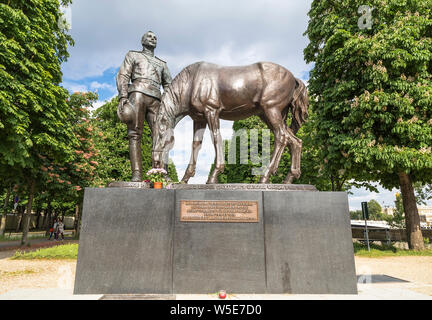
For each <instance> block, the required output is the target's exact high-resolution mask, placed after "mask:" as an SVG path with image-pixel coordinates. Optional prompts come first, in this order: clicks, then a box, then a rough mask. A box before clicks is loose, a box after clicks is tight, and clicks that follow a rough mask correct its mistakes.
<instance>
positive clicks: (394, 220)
mask: <svg viewBox="0 0 432 320" xmlns="http://www.w3.org/2000/svg"><path fill="white" fill-rule="evenodd" d="M394 203H395V210H394V211H393V215H388V216H385V218H384V219H385V220H386V221H387V222H388V223H389V225H390V226H392V227H395V228H400V229H402V228H403V227H404V226H405V214H404V207H403V203H402V196H401V194H400V193H399V192H397V193H396V196H395V202H394Z"/></svg>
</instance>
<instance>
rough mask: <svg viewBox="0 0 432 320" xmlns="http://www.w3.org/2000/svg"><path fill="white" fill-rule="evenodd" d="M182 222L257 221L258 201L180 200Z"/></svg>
mask: <svg viewBox="0 0 432 320" xmlns="http://www.w3.org/2000/svg"><path fill="white" fill-rule="evenodd" d="M180 221H183V222H258V201H247V200H244V201H243V200H180Z"/></svg>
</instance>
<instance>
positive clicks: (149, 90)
mask: <svg viewBox="0 0 432 320" xmlns="http://www.w3.org/2000/svg"><path fill="white" fill-rule="evenodd" d="M116 81H117V89H118V92H119V99H121V98H127V99H129V102H130V106H131V107H132V109H133V110H132V114H133V116H132V121H126V120H124V119H123V118H122V114H121V113H119V117H120V120H121V121H123V122H125V123H126V124H127V126H128V137H129V151H130V160H131V166H132V181H141V175H142V159H141V138H142V130H143V126H144V119H146V120H147V123H148V125H149V127H150V129H151V130H153V123H154V120H155V117H156V113H157V112H158V110H159V105H160V100H161V97H162V94H161V91H160V87H161V85H162V86H163V87H164V89H166V87H167V86H168V85H169V84H170V83H171V75H170V72H169V70H168V66H167V64H166V62H165V61H163V60H161V59H159V58H158V57H156V56H153V55H150V54H148V53H146V52H144V51H129V52H128V53H127V54H126V57H125V59H124V61H123V64H122V66H121V67H120V70H119V72H118V74H117V77H116Z"/></svg>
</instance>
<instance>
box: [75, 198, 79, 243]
mask: <svg viewBox="0 0 432 320" xmlns="http://www.w3.org/2000/svg"><path fill="white" fill-rule="evenodd" d="M78 218H79V205H78V204H77V205H76V206H75V216H74V235H75V236H77V235H78Z"/></svg>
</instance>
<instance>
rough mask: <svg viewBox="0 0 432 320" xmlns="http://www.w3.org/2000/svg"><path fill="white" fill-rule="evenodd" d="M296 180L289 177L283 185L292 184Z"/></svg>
mask: <svg viewBox="0 0 432 320" xmlns="http://www.w3.org/2000/svg"><path fill="white" fill-rule="evenodd" d="M293 180H294V177H289V178H287V179H285V180H284V182H283V184H292V183H293Z"/></svg>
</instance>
